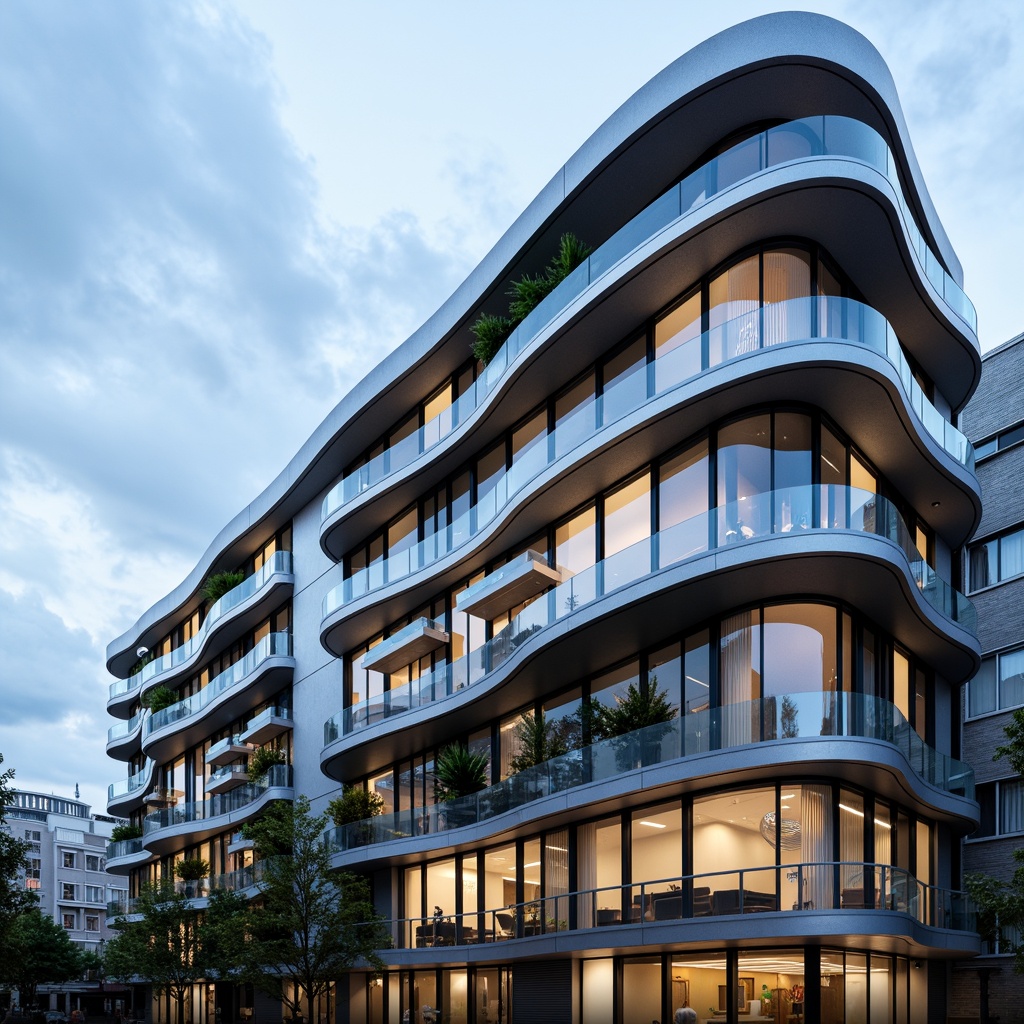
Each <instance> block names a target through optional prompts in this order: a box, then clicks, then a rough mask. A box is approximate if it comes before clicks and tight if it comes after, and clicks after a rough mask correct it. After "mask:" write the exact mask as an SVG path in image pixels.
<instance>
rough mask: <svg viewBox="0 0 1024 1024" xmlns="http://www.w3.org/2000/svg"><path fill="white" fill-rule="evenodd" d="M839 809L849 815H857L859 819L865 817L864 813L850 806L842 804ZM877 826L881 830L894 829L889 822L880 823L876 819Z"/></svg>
mask: <svg viewBox="0 0 1024 1024" xmlns="http://www.w3.org/2000/svg"><path fill="white" fill-rule="evenodd" d="M839 807H840V809H841V810H844V811H847V812H848V813H849V814H856V815H857V817H858V818H863V817H864V812H863V811H858V810H857V808H856V807H850V805H849V804H840V805H839ZM875 824H876V825H878V827H879V828H884V829H891V828H892V825H890V824H889V822H887V821H879V819H878V818H875Z"/></svg>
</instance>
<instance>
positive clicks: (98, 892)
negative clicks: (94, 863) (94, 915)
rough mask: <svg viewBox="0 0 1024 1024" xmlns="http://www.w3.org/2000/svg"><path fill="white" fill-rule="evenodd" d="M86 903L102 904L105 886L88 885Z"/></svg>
mask: <svg viewBox="0 0 1024 1024" xmlns="http://www.w3.org/2000/svg"><path fill="white" fill-rule="evenodd" d="M85 902H86V903H102V902H103V886H102V885H87V886H86V887H85Z"/></svg>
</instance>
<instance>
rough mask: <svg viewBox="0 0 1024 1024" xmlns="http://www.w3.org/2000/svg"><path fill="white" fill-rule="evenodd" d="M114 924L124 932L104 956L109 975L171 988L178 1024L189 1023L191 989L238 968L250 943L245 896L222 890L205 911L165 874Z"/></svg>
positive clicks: (160, 989)
mask: <svg viewBox="0 0 1024 1024" xmlns="http://www.w3.org/2000/svg"><path fill="white" fill-rule="evenodd" d="M113 927H114V928H116V929H117V930H118V934H117V935H116V936H115V937H114V938H113V939H111V940H110V941H109V942H108V943H107V946H106V949H105V950H104V955H103V966H104V969H105V971H106V974H107V976H108V977H111V978H114V979H116V980H118V981H123V982H127V981H129V980H130V979H132V978H134V977H139V978H143V979H145V980H146V981H148V982H149V983H150V984H151V985H152V986H153V989H154V991H155V992H157V993H165V992H166V993H168V994H169V995H170V996H171V998H172V999H173V1000H174V1003H175V1005H176V1007H177V1018H178V1024H183V1022H184V1020H185V998H186V996H187V995H188V993H189V990H190V988H191V987H192V986H193V985H194V984H196V983H197V982H199V981H201V980H204V979H210V978H217V977H226V976H227V975H229V974H231V973H232V972H233V971H234V970H235V969H236V968H237V966H238V964H239V962H240V960H241V948H242V946H243V945H244V936H245V900H244V899H243V898H242V897H241V896H238V895H237V894H235V893H231V892H227V891H225V890H221V889H218V890H214V892H212V893H211V894H210V899H209V903H208V906H207V908H206V909H205V910H204V911H200V910H197V909H196V908H195V907H194V904H193V901H192V900H191V899H190V898H189V897H188V896H186V895H185V893H182V892H178V891H177V890H176V888H175V885H174V882H173V881H171V880H170V879H165V880H163V881H160V882H155V883H151V884H149V885H145V886H143V888H142V891H141V892H140V893H139V896H138V899H137V900H136V901H135V904H134V907H133V909H132V916H131V918H125V917H121V918H118V919H117V921H116V922H115V923H114V926H113Z"/></svg>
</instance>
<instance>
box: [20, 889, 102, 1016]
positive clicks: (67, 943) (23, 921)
mask: <svg viewBox="0 0 1024 1024" xmlns="http://www.w3.org/2000/svg"><path fill="white" fill-rule="evenodd" d="M95 961H96V957H95V955H94V954H90V953H85V952H84V951H83V950H82V949H81V948H79V947H78V946H76V945H75V944H74V942H72V941H71V939H70V938H69V937H68V933H67V932H66V931H65V930H64V929H63V928H62V927H61V926H60V925H59V924H57V923H56V922H55V921H54V920H53V919H52V918H49V917H46V916H45V915H44V914H43V913H42V912H41V911H40V910H39V909H38V908H36V907H33V908H32V909H31V910H27V911H25V912H24V913H23V914H19V915H18V917H17V918H16V919H15V920H14V922H13V923H12V924H11V926H10V928H9V929H8V930H7V935H6V938H5V941H4V955H3V957H0V979H2V980H3V981H5V982H6V983H7V984H9V985H11V986H12V987H13V988H17V989H18V992H19V993H20V994H21V1001H22V1004H23V1005H25V1006H30V1005H32V1004H33V1003H34V1002H35V1001H36V989H37V988H38V987H39V986H40V985H45V984H53V985H59V984H61V983H62V982H65V981H71V980H72V979H74V978H78V977H79V976H81V974H82V973H83V972H84V971H85V970H86V969H87V968H88V967H90V966H92V965H93V963H94V962H95Z"/></svg>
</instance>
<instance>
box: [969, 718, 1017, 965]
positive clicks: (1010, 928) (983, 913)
mask: <svg viewBox="0 0 1024 1024" xmlns="http://www.w3.org/2000/svg"><path fill="white" fill-rule="evenodd" d="M1004 731H1005V733H1006V740H1007V742H1006V743H1004V744H1002V745H1001V746H998V747H996V752H995V755H994V757H993V760H995V761H998V760H1000V759H1002V758H1004V757H1005V758H1006V760H1007V762H1008V763H1009V765H1010V767H1011V768H1012V769H1013V770H1014V771H1015V772H1016V773H1017V774H1018V775H1022V776H1024V708H1018V709H1017V710H1016V711H1014V713H1013V716H1012V717H1011V719H1010V722H1009V724H1008V725H1007V726H1006V727H1005V730H1004ZM1013 856H1014V859H1015V860H1016V861H1017V865H1018V866H1017V868H1016V870H1015V871H1014V873H1013V877H1012V878H1011V879H1010V881H1008V882H1004V881H1001V880H999V879H996V878H990V877H989V876H988V875H968V876H967V877H966V879H965V882H966V884H967V891H968V892H969V893H970V894H971V898H972V899H973V900H974V902H975V904H976V905H977V908H978V931H979V932H980V933H981V936H982V938H984V939H987V940H988V941H989V942H995V941H998V942H999V945H1000V949H1001V950H1002V951H1003V952H1012V953H1013V954H1014V962H1013V966H1014V970H1016V971H1017V972H1018V973H1021V974H1024V944H1022V943H1021V942H1020V941H1019V938H1020V936H1021V935H1024V848H1019V849H1016V850H1014V851H1013Z"/></svg>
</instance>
